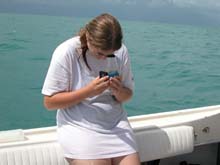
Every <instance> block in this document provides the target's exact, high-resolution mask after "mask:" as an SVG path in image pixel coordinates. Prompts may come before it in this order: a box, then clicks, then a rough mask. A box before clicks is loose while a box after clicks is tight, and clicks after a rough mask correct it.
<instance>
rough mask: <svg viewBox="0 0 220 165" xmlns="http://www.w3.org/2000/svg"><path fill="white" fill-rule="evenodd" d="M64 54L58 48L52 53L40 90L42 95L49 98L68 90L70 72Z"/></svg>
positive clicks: (64, 52)
mask: <svg viewBox="0 0 220 165" xmlns="http://www.w3.org/2000/svg"><path fill="white" fill-rule="evenodd" d="M66 54H67V52H66V51H65V50H62V49H60V48H59V49H57V50H55V51H54V53H53V56H52V59H51V63H50V66H49V69H48V72H47V75H46V78H45V81H44V85H43V88H42V94H43V95H47V96H51V95H53V94H55V93H58V92H63V91H68V90H69V86H70V71H69V69H68V65H69V64H68V60H67V59H66V58H67V55H66Z"/></svg>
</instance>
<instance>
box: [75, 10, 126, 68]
mask: <svg viewBox="0 0 220 165" xmlns="http://www.w3.org/2000/svg"><path fill="white" fill-rule="evenodd" d="M79 36H80V41H81V49H82V55H83V59H84V61H85V62H86V65H87V66H88V64H87V60H86V56H85V54H86V51H87V50H88V46H87V41H89V43H90V44H91V45H92V46H94V47H95V48H99V49H101V50H104V51H106V50H118V49H119V48H120V47H121V45H122V39H123V35H122V29H121V26H120V23H119V22H118V20H117V19H116V18H115V17H113V16H112V15H110V14H107V13H104V14H101V15H99V16H97V17H95V18H94V19H92V20H91V21H90V22H89V23H88V24H86V26H85V27H84V28H82V29H81V30H80V32H79ZM88 36H89V37H88ZM87 37H88V38H87ZM88 67H89V66H88Z"/></svg>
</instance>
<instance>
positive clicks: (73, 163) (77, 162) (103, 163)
mask: <svg viewBox="0 0 220 165" xmlns="http://www.w3.org/2000/svg"><path fill="white" fill-rule="evenodd" d="M67 161H68V162H69V164H70V165H111V159H94V160H82V159H74V160H73V159H69V158H67Z"/></svg>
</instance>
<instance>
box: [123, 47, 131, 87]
mask: <svg viewBox="0 0 220 165" xmlns="http://www.w3.org/2000/svg"><path fill="white" fill-rule="evenodd" d="M121 51H122V52H121V53H122V59H121V60H122V63H121V73H122V83H123V84H124V86H125V87H127V88H129V89H131V90H132V91H133V90H134V78H133V73H132V70H131V63H130V58H129V55H128V50H127V48H126V47H125V46H124V45H123V46H122V50H121Z"/></svg>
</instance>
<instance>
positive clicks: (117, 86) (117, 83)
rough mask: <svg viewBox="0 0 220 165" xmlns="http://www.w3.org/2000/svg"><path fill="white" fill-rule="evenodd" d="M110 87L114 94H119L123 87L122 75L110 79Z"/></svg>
mask: <svg viewBox="0 0 220 165" xmlns="http://www.w3.org/2000/svg"><path fill="white" fill-rule="evenodd" d="M109 87H110V90H111V91H112V94H113V95H114V96H116V95H117V94H119V93H120V91H121V89H122V88H123V84H122V82H121V77H120V76H116V77H111V78H110V80H109Z"/></svg>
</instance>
